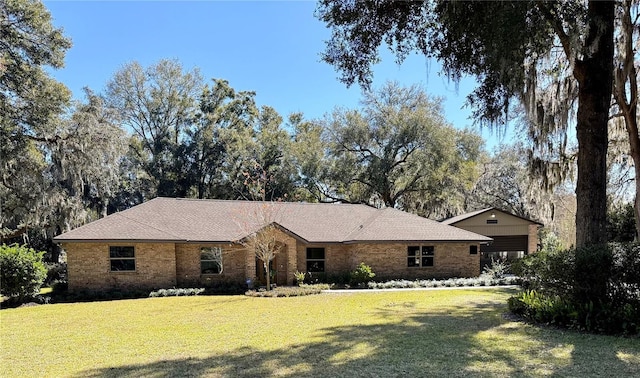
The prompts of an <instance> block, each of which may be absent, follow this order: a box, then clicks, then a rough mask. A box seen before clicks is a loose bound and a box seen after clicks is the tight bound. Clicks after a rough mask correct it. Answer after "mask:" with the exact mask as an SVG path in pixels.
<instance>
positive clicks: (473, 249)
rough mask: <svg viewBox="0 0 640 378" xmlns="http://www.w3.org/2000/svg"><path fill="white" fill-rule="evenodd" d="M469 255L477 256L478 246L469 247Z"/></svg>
mask: <svg viewBox="0 0 640 378" xmlns="http://www.w3.org/2000/svg"><path fill="white" fill-rule="evenodd" d="M469 254H470V255H477V254H478V246H477V245H471V246H469Z"/></svg>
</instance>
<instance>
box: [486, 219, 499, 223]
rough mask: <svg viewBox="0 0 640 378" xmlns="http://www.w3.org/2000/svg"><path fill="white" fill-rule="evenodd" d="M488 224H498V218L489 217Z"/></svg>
mask: <svg viewBox="0 0 640 378" xmlns="http://www.w3.org/2000/svg"><path fill="white" fill-rule="evenodd" d="M487 224H498V220H497V219H487Z"/></svg>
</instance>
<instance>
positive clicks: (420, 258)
mask: <svg viewBox="0 0 640 378" xmlns="http://www.w3.org/2000/svg"><path fill="white" fill-rule="evenodd" d="M434 255H435V247H434V246H432V245H423V246H418V245H416V246H409V247H408V248H407V266H408V267H421V266H433V257H434Z"/></svg>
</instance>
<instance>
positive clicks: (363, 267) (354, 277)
mask: <svg viewBox="0 0 640 378" xmlns="http://www.w3.org/2000/svg"><path fill="white" fill-rule="evenodd" d="M350 276H351V284H352V285H366V284H367V283H368V282H369V281H371V280H372V279H373V277H375V276H376V274H375V273H373V270H371V267H370V266H369V265H367V264H365V263H363V262H361V263H360V265H358V267H357V268H356V269H355V270H354V271H352V272H351V275H350Z"/></svg>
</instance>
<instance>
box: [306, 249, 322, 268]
mask: <svg viewBox="0 0 640 378" xmlns="http://www.w3.org/2000/svg"><path fill="white" fill-rule="evenodd" d="M307 272H324V248H307Z"/></svg>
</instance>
